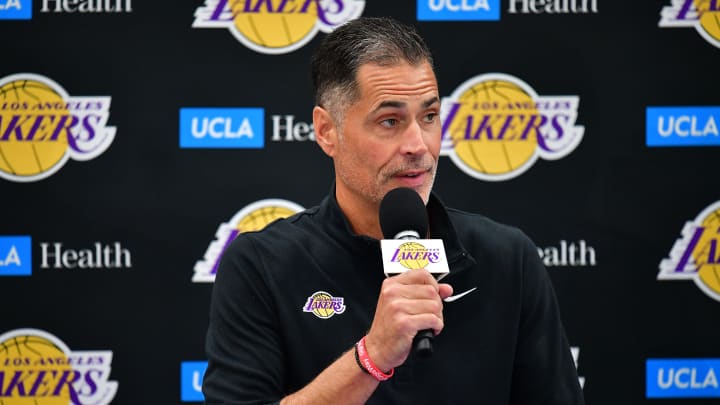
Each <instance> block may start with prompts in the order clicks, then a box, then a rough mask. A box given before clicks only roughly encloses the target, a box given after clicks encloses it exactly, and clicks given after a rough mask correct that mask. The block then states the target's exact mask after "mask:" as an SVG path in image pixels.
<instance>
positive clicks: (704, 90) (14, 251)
mask: <svg viewBox="0 0 720 405" xmlns="http://www.w3.org/2000/svg"><path fill="white" fill-rule="evenodd" d="M359 16H391V17H395V18H397V19H399V20H401V21H404V22H406V23H409V24H412V25H415V26H416V27H417V28H418V30H419V31H420V32H421V34H422V35H423V36H424V37H425V38H426V40H427V42H428V44H429V46H430V47H431V49H432V50H433V52H434V55H435V59H436V67H437V77H438V82H439V86H440V92H441V96H442V99H443V112H442V119H443V124H444V131H443V143H442V151H441V157H440V167H439V171H438V177H437V182H436V187H435V190H436V191H437V192H438V193H439V195H440V196H441V197H442V198H443V199H444V200H445V202H447V203H448V205H451V206H454V207H457V208H460V209H463V210H467V211H472V212H477V213H481V214H484V215H486V216H489V217H491V218H493V219H495V220H498V221H501V222H504V223H507V224H510V225H514V226H517V227H519V228H521V229H523V230H524V231H525V232H526V233H527V234H528V235H529V236H530V237H531V238H532V239H533V240H534V241H535V243H536V244H537V246H538V255H539V256H540V257H541V258H542V260H543V262H544V263H545V265H546V266H547V269H548V272H549V274H550V276H551V278H552V281H553V283H554V285H555V288H556V292H557V295H558V300H559V302H560V305H561V310H562V314H563V320H564V323H565V326H566V330H567V334H568V338H569V341H570V344H571V346H572V352H573V356H574V358H575V361H576V365H577V368H578V375H579V376H580V382H581V384H582V386H583V389H584V392H585V396H586V400H587V403H589V404H644V403H648V404H650V403H663V404H686V403H689V402H690V400H689V399H688V398H693V400H692V402H690V403H698V404H701V403H708V404H709V403H717V401H718V398H720V385H719V384H720V383H719V381H720V343H719V342H720V246H718V245H719V244H720V243H719V242H720V181H719V179H720V1H718V0H644V1H610V0H486V1H482V0H417V1H402V2H401V1H393V2H389V1H360V0H246V1H233V0H185V1H181V2H180V1H178V2H173V1H165V2H160V1H152V2H150V1H138V0H135V1H132V0H0V37H1V38H2V47H1V48H2V51H0V207H1V208H2V209H0V218H1V220H0V297H2V299H1V300H2V302H4V304H3V306H2V308H3V309H2V310H1V311H0V313H1V315H0V403H2V404H5V405H11V404H28V403H34V404H49V403H53V404H56V403H70V404H75V405H81V404H82V405H89V404H109V403H113V404H170V403H182V402H200V401H202V393H201V392H200V385H201V381H202V375H203V372H204V370H205V367H206V362H205V356H204V347H203V346H204V338H205V332H206V328H207V314H208V305H209V298H210V293H211V290H212V287H213V281H214V276H215V271H216V266H217V262H218V259H219V257H220V256H221V254H222V252H223V249H224V248H225V246H226V245H227V244H228V242H229V241H230V240H232V238H234V237H235V236H236V235H237V234H238V233H240V232H245V231H248V230H254V229H259V228H262V227H263V226H265V225H266V224H267V223H268V222H269V221H272V220H274V219H276V218H278V217H284V216H288V215H291V214H292V213H294V212H297V211H300V210H303V209H304V208H305V207H311V206H313V205H316V204H317V203H318V202H319V201H320V200H321V199H322V198H323V197H324V196H325V195H326V194H327V192H328V190H329V189H330V187H331V184H332V179H333V171H332V162H331V161H330V160H329V158H327V157H326V156H325V155H324V154H323V153H322V152H321V150H320V148H318V147H317V145H315V142H314V133H313V126H312V117H311V111H312V107H313V100H312V88H311V83H310V72H309V59H310V55H311V53H312V50H313V49H314V48H315V46H316V45H317V43H318V41H320V39H321V38H323V37H324V36H325V35H326V34H327V33H328V32H330V31H332V30H333V29H334V28H335V27H337V26H338V25H339V24H342V23H343V22H345V21H348V20H351V19H354V18H357V17H359ZM479 89H483V91H478V90H479ZM377 271H382V270H381V268H380V264H378V269H377ZM713 398H714V399H713ZM661 399H664V400H661ZM32 401H34V402H32ZM478 401H479V399H475V398H468V403H477V402H478Z"/></svg>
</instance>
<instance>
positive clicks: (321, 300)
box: [303, 291, 346, 319]
mask: <svg viewBox="0 0 720 405" xmlns="http://www.w3.org/2000/svg"><path fill="white" fill-rule="evenodd" d="M345 308H346V307H345V299H344V298H343V297H333V296H332V295H330V294H329V293H326V292H325V291H318V292H315V293H313V295H311V296H309V297H308V299H307V301H306V302H305V305H304V306H303V312H310V313H312V314H314V315H315V316H317V317H318V318H320V319H327V318H330V317H332V316H333V315H335V314H342V313H343V312H345Z"/></svg>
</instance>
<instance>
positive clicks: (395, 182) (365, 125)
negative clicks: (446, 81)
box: [333, 62, 442, 206]
mask: <svg viewBox="0 0 720 405" xmlns="http://www.w3.org/2000/svg"><path fill="white" fill-rule="evenodd" d="M357 83H358V88H359V92H360V98H359V100H358V101H357V102H355V103H354V104H352V105H351V106H350V107H348V108H347V109H346V110H345V114H344V119H343V122H342V126H341V130H340V134H339V139H338V142H337V148H336V150H335V153H334V156H333V159H334V161H335V171H336V174H337V177H338V179H339V181H338V182H337V188H338V196H341V195H342V196H347V197H349V198H353V199H360V200H364V204H363V205H369V206H376V205H377V204H379V203H380V201H381V200H382V198H383V197H384V196H385V194H386V193H387V192H388V191H390V190H392V189H394V188H397V187H409V188H412V189H414V190H415V191H417V192H418V194H419V195H420V196H421V197H422V199H423V201H424V202H425V203H427V200H428V197H429V195H430V189H431V188H432V184H433V180H434V178H435V171H436V170H437V161H438V155H439V152H440V137H441V130H442V129H441V125H440V98H439V93H438V87H437V82H436V80H435V74H434V73H433V71H432V68H431V67H430V65H429V64H428V63H423V64H421V65H418V66H411V65H409V64H407V63H405V62H403V63H402V64H399V65H395V66H379V65H376V64H365V65H362V66H361V67H360V69H359V70H358V73H357Z"/></svg>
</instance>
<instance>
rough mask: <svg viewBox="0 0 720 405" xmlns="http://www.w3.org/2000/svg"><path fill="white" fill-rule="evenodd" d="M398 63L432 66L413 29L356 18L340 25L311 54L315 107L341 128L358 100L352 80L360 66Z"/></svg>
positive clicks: (380, 19) (378, 19) (392, 22)
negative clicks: (324, 111) (349, 109)
mask: <svg viewBox="0 0 720 405" xmlns="http://www.w3.org/2000/svg"><path fill="white" fill-rule="evenodd" d="M402 62H407V63H409V64H410V65H412V66H417V65H420V64H422V63H423V62H428V63H429V64H430V66H431V67H432V66H433V59H432V54H431V53H430V50H429V48H428V47H427V45H426V44H425V41H424V40H423V39H422V37H420V34H418V32H417V31H416V30H415V29H414V28H413V27H411V26H408V25H405V24H403V23H401V22H399V21H397V20H394V19H391V18H385V17H360V18H358V19H356V20H352V21H350V22H348V23H346V24H343V25H341V26H340V27H338V28H337V29H336V30H335V31H333V32H331V33H330V34H328V35H327V36H326V37H325V38H324V39H323V41H322V42H321V43H320V46H319V47H318V48H317V49H316V50H315V53H314V54H313V57H312V79H313V85H314V87H315V104H316V105H318V106H320V107H323V108H325V109H326V110H328V111H329V112H330V114H331V116H332V117H333V120H335V122H336V123H337V124H341V123H342V120H343V112H344V111H345V109H346V108H347V107H348V106H350V105H352V104H353V103H354V102H356V101H357V100H358V98H359V96H360V94H359V90H358V83H357V80H356V76H357V71H358V69H359V68H360V66H362V65H365V64H368V63H374V64H377V65H380V66H393V65H397V64H400V63H402Z"/></svg>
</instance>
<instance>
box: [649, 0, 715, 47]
mask: <svg viewBox="0 0 720 405" xmlns="http://www.w3.org/2000/svg"><path fill="white" fill-rule="evenodd" d="M671 3H672V4H671V5H669V6H665V7H663V9H662V11H661V12H660V22H659V23H658V26H659V27H662V28H676V27H693V28H695V29H696V30H697V32H698V33H699V34H700V36H702V37H703V38H704V39H705V40H706V41H708V42H709V43H710V44H712V45H714V46H716V47H718V48H720V0H671Z"/></svg>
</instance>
